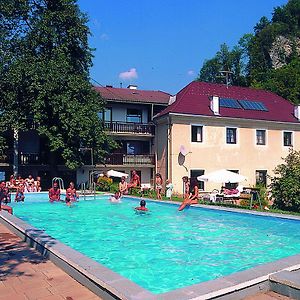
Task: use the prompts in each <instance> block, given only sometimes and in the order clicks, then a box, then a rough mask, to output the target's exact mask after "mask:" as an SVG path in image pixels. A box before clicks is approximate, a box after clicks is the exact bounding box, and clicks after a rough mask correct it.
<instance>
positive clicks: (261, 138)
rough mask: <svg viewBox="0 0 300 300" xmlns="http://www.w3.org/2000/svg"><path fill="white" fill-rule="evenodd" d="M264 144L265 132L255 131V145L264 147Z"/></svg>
mask: <svg viewBox="0 0 300 300" xmlns="http://www.w3.org/2000/svg"><path fill="white" fill-rule="evenodd" d="M265 144H266V131H265V130H260V129H257V130H256V145H265Z"/></svg>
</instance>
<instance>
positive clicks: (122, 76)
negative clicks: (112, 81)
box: [119, 68, 138, 80]
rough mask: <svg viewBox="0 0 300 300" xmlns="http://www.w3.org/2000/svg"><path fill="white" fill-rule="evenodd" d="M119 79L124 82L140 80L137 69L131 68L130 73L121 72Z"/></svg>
mask: <svg viewBox="0 0 300 300" xmlns="http://www.w3.org/2000/svg"><path fill="white" fill-rule="evenodd" d="M119 78H120V79H123V80H130V79H135V78H138V74H137V71H136V68H131V69H130V70H129V71H125V72H121V73H120V74H119Z"/></svg>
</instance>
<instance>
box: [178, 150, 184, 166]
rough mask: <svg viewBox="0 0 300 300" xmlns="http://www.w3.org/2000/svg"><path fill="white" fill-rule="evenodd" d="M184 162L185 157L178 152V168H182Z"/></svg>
mask: <svg viewBox="0 0 300 300" xmlns="http://www.w3.org/2000/svg"><path fill="white" fill-rule="evenodd" d="M184 162H185V156H184V155H183V154H182V153H181V152H179V154H178V164H179V166H183V165H184Z"/></svg>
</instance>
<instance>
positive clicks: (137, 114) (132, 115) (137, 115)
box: [126, 108, 142, 123]
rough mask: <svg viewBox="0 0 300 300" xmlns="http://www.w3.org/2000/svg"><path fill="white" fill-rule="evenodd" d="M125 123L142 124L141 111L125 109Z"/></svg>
mask: <svg viewBox="0 0 300 300" xmlns="http://www.w3.org/2000/svg"><path fill="white" fill-rule="evenodd" d="M126 122H128V123H142V111H141V110H139V109H132V108H128V109H127V115H126Z"/></svg>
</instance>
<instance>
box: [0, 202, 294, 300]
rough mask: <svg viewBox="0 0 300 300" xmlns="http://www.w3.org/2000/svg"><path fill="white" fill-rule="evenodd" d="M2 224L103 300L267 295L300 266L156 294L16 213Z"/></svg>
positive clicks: (1, 216) (287, 264)
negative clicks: (281, 276) (279, 276)
mask: <svg viewBox="0 0 300 300" xmlns="http://www.w3.org/2000/svg"><path fill="white" fill-rule="evenodd" d="M148 201H149V199H148ZM154 202H156V201H154ZM173 204H174V203H173ZM174 205H175V204H174ZM177 205H178V204H177ZM206 207H207V206H206ZM207 208H208V207H207ZM212 209H215V207H212ZM218 209H219V208H218ZM224 210H229V209H224ZM230 210H231V209H230ZM234 211H237V210H234ZM242 212H243V213H244V211H242ZM0 223H2V224H4V225H5V226H6V227H7V228H9V229H10V230H11V231H12V232H14V233H16V234H17V235H18V236H20V237H21V238H22V239H23V240H24V241H26V242H27V243H28V244H29V245H30V246H31V247H34V248H36V249H38V251H39V252H41V253H42V254H43V255H44V256H46V257H48V258H49V259H50V260H51V261H53V262H54V263H55V264H56V265H58V266H59V267H60V268H61V269H63V270H64V271H66V272H67V273H68V274H69V275H71V277H73V278H75V279H76V280H77V281H79V282H81V283H82V284H84V285H85V286H87V287H88V288H89V289H90V290H91V291H93V292H94V293H95V294H97V295H98V296H100V297H102V298H103V299H134V300H141V299H147V300H148V299H149V300H152V299H155V300H157V299H164V300H168V299H170V300H171V299H172V300H187V299H194V300H196V299H197V300H200V299H243V298H245V297H246V296H248V295H253V294H256V293H258V292H263V293H265V294H264V295H267V293H268V290H269V276H270V275H271V274H274V273H276V272H279V271H281V270H288V271H291V270H297V269H299V268H300V255H294V256H291V257H287V258H284V259H281V260H278V261H275V262H272V263H268V264H263V265H260V266H257V267H255V268H252V269H249V270H246V271H242V272H238V273H234V274H232V275H229V276H226V277H221V278H219V279H216V280H212V281H208V282H203V283H199V284H194V285H191V286H187V287H184V288H181V289H177V290H173V291H170V292H167V293H163V294H158V295H155V294H152V293H150V292H149V291H147V290H145V289H143V288H142V287H140V286H138V285H137V284H135V283H134V282H132V281H130V280H128V279H126V278H124V277H122V276H120V275H119V274H117V273H114V272H113V271H111V270H109V269H108V268H106V267H104V266H103V265H101V264H99V263H96V262H95V261H93V260H92V259H89V258H88V257H86V256H84V255H83V254H81V253H79V252H77V251H75V250H74V249H72V248H70V247H68V246H66V245H65V244H63V243H61V242H59V241H58V240H55V239H53V238H52V237H50V236H48V235H47V234H45V232H44V231H42V230H39V229H37V228H34V227H33V226H31V225H29V224H27V223H25V222H24V221H22V220H20V219H18V218H17V217H15V216H12V215H9V214H8V213H6V212H1V213H0ZM0 299H1V298H0ZM73 299H76V298H73ZM258 299H263V298H258ZM266 299H268V298H266ZM276 299H278V298H276ZM1 300H2V299H1ZM69 300H71V299H69Z"/></svg>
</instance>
